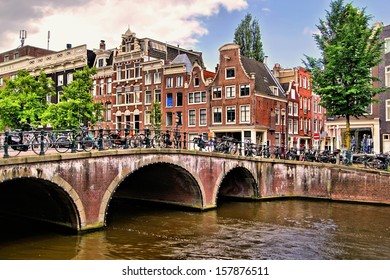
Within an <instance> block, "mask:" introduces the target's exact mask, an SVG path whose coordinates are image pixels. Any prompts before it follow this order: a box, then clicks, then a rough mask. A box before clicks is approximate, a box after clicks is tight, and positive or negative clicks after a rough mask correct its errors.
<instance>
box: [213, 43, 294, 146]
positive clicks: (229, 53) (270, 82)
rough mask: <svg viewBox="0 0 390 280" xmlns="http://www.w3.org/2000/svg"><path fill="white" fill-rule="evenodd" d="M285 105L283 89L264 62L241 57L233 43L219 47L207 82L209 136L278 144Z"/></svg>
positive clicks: (283, 120)
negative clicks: (212, 78) (211, 77)
mask: <svg viewBox="0 0 390 280" xmlns="http://www.w3.org/2000/svg"><path fill="white" fill-rule="evenodd" d="M286 105H287V99H286V95H285V93H284V90H283V88H282V87H281V85H280V84H279V82H278V81H277V80H276V79H275V77H274V76H273V75H272V73H271V72H270V71H269V69H268V68H267V66H266V65H265V64H264V63H261V62H258V61H255V60H253V59H249V58H247V57H244V56H242V55H241V54H240V49H239V46H238V45H235V44H226V45H224V46H222V47H221V48H220V49H219V65H218V68H217V71H216V76H215V78H214V80H213V82H212V83H211V101H210V107H211V115H210V126H209V129H210V132H211V133H212V134H213V135H215V136H216V137H222V136H224V135H226V136H230V137H234V138H235V139H238V140H240V141H244V140H248V141H251V142H253V143H257V144H264V143H268V144H271V145H276V146H279V145H282V144H283V143H284V140H285V135H286V134H285V130H284V129H285V119H284V116H283V112H285V109H286Z"/></svg>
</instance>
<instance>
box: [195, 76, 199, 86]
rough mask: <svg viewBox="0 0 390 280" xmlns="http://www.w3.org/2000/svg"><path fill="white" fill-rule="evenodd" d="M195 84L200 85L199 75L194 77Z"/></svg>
mask: <svg viewBox="0 0 390 280" xmlns="http://www.w3.org/2000/svg"><path fill="white" fill-rule="evenodd" d="M194 86H195V87H198V86H199V78H198V77H195V78H194Z"/></svg>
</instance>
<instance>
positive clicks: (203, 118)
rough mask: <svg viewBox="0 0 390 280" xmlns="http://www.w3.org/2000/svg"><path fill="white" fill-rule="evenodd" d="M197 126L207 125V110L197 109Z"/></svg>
mask: <svg viewBox="0 0 390 280" xmlns="http://www.w3.org/2000/svg"><path fill="white" fill-rule="evenodd" d="M199 125H207V110H206V109H199Z"/></svg>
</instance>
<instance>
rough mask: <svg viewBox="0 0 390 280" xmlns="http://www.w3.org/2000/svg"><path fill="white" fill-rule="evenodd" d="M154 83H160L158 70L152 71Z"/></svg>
mask: <svg viewBox="0 0 390 280" xmlns="http://www.w3.org/2000/svg"><path fill="white" fill-rule="evenodd" d="M154 83H155V84H160V83H161V73H160V72H156V73H154Z"/></svg>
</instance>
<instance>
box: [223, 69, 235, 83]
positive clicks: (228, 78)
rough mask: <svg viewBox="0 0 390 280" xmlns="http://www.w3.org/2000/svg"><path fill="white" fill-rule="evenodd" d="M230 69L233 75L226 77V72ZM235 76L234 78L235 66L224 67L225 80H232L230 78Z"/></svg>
mask: <svg viewBox="0 0 390 280" xmlns="http://www.w3.org/2000/svg"><path fill="white" fill-rule="evenodd" d="M230 70H233V76H231V77H228V72H229V71H230ZM235 78H236V68H235V67H226V68H225V79H226V80H232V79H235Z"/></svg>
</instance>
